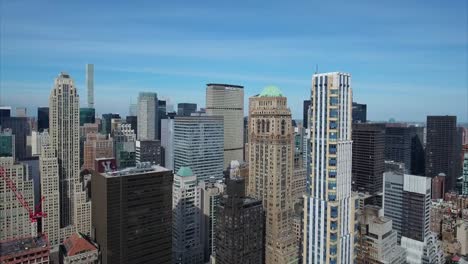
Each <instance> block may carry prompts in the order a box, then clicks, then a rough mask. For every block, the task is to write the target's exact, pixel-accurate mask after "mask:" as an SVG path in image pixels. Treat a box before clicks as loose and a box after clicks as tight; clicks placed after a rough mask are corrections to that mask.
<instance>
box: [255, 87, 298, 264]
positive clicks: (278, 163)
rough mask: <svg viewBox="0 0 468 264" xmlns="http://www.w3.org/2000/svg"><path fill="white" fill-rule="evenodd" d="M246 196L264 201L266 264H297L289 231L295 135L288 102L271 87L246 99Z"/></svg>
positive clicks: (294, 244) (293, 238)
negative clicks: (247, 139)
mask: <svg viewBox="0 0 468 264" xmlns="http://www.w3.org/2000/svg"><path fill="white" fill-rule="evenodd" d="M248 145H249V161H248V162H249V173H250V175H249V183H248V196H250V197H253V198H255V199H258V200H262V201H263V207H264V210H265V214H266V224H265V236H266V240H265V263H267V264H270V263H294V262H297V244H296V239H295V236H294V233H293V229H292V227H293V226H292V215H293V209H294V204H293V202H294V201H293V200H294V198H293V192H292V186H291V183H292V177H293V173H294V171H293V169H294V166H293V164H294V133H293V128H292V122H291V111H290V109H289V108H288V106H287V98H286V97H284V96H283V94H282V93H281V91H280V90H279V89H278V88H277V87H274V86H269V87H266V88H265V89H264V90H263V91H262V92H261V93H260V94H259V95H257V96H254V97H250V98H249V143H248Z"/></svg>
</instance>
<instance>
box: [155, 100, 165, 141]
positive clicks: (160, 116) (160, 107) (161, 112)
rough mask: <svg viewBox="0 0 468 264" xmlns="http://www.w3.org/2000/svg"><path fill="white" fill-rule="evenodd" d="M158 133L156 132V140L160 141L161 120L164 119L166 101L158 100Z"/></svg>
mask: <svg viewBox="0 0 468 264" xmlns="http://www.w3.org/2000/svg"><path fill="white" fill-rule="evenodd" d="M157 115H158V131H156V134H157V138H156V139H158V140H161V119H164V118H166V100H158V111H157Z"/></svg>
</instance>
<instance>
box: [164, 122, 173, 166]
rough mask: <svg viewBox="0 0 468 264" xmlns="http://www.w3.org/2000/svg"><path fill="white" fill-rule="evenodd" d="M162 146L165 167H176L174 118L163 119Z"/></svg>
mask: <svg viewBox="0 0 468 264" xmlns="http://www.w3.org/2000/svg"><path fill="white" fill-rule="evenodd" d="M161 146H162V147H163V149H164V155H163V156H164V167H166V168H168V169H170V170H173V169H174V119H169V118H167V119H163V120H162V121H161Z"/></svg>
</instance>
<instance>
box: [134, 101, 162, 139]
mask: <svg viewBox="0 0 468 264" xmlns="http://www.w3.org/2000/svg"><path fill="white" fill-rule="evenodd" d="M157 110H158V96H157V94H156V93H151V92H140V93H139V94H138V115H137V116H138V134H137V139H138V140H155V139H157V138H158V131H159V127H158V112H157Z"/></svg>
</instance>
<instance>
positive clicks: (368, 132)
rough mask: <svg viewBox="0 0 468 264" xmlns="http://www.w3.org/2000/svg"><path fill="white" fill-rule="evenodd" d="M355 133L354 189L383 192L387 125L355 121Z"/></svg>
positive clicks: (375, 192)
mask: <svg viewBox="0 0 468 264" xmlns="http://www.w3.org/2000/svg"><path fill="white" fill-rule="evenodd" d="M352 129H353V133H352V139H353V158H352V160H353V163H352V175H353V178H352V179H353V190H355V191H359V192H367V193H369V194H377V193H381V192H382V187H383V173H384V148H385V125H383V124H366V123H355V124H353V126H352Z"/></svg>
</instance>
